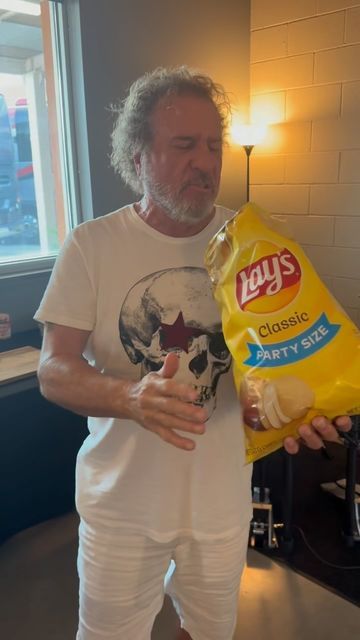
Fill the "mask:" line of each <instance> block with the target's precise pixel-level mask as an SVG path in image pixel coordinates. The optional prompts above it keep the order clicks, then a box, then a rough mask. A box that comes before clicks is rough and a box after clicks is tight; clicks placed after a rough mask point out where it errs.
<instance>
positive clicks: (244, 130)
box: [230, 116, 266, 202]
mask: <svg viewBox="0 0 360 640" xmlns="http://www.w3.org/2000/svg"><path fill="white" fill-rule="evenodd" d="M265 136H266V126H265V125H261V124H243V123H241V122H239V121H238V120H237V119H236V116H235V118H234V119H233V121H232V124H231V126H230V137H231V139H232V141H233V143H234V144H240V145H241V146H242V147H243V148H244V150H245V153H246V200H247V202H248V201H249V192H250V154H251V152H252V150H253V148H254V146H255V145H256V144H260V142H262V141H263V140H264V138H265Z"/></svg>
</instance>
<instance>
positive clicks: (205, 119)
mask: <svg viewBox="0 0 360 640" xmlns="http://www.w3.org/2000/svg"><path fill="white" fill-rule="evenodd" d="M151 120H152V124H153V125H155V127H156V128H158V127H160V128H168V127H176V128H177V127H179V126H180V127H183V126H185V127H186V126H191V125H194V124H205V123H206V124H210V125H211V126H212V127H214V128H216V129H217V128H218V129H219V130H221V121H220V116H219V113H218V111H217V109H216V107H215V105H214V104H213V102H212V101H211V100H209V99H207V98H203V97H200V96H196V95H187V94H186V95H169V96H165V97H163V98H160V100H159V102H158V103H157V105H156V106H155V108H154V110H153V113H152V115H151Z"/></svg>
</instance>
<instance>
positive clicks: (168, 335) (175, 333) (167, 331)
mask: <svg viewBox="0 0 360 640" xmlns="http://www.w3.org/2000/svg"><path fill="white" fill-rule="evenodd" d="M202 333H204V332H203V331H201V329H196V328H195V327H186V326H185V324H184V318H183V314H182V311H180V313H179V315H178V317H177V318H176V320H175V322H174V324H165V322H162V323H161V324H160V343H161V347H162V349H164V351H169V350H170V349H174V348H178V349H182V350H183V351H186V353H189V342H190V339H191V338H194V337H196V336H201V334H202Z"/></svg>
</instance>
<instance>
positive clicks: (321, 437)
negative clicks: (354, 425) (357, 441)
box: [283, 416, 351, 454]
mask: <svg viewBox="0 0 360 640" xmlns="http://www.w3.org/2000/svg"><path fill="white" fill-rule="evenodd" d="M350 429H351V419H350V418H349V416H338V417H337V418H335V419H334V420H333V422H331V421H330V420H329V419H328V418H326V417H325V416H315V417H314V418H313V419H312V421H311V424H302V425H300V427H299V428H298V434H299V436H300V438H301V441H302V442H303V443H304V444H305V445H306V446H307V447H309V449H314V450H316V449H321V448H323V447H324V441H326V442H339V431H345V432H346V431H349V430H350ZM283 444H284V448H285V450H286V451H287V452H288V453H291V454H293V453H298V451H299V448H300V447H299V443H298V442H297V441H296V440H295V438H291V437H288V438H285V440H284V443H283Z"/></svg>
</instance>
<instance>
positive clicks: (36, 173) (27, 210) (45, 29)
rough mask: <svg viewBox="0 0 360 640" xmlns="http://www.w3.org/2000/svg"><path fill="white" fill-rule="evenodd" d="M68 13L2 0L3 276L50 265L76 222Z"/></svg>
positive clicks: (0, 233)
mask: <svg viewBox="0 0 360 640" xmlns="http://www.w3.org/2000/svg"><path fill="white" fill-rule="evenodd" d="M7 7H9V8H7ZM27 9H29V12H27ZM33 14H35V15H33ZM61 15H62V14H61V5H60V4H55V3H52V2H46V1H44V2H41V0H31V2H30V1H25V0H23V1H22V2H21V3H18V2H17V1H16V0H11V2H7V0H0V36H1V37H0V274H1V275H3V274H4V273H7V272H10V273H11V271H12V270H15V271H16V267H17V271H20V270H21V268H22V267H24V265H26V268H27V269H29V267H30V269H31V265H32V266H33V268H35V267H36V266H37V267H38V266H39V262H40V263H41V261H42V262H43V264H45V263H46V258H47V259H48V258H49V257H50V256H54V255H56V254H57V252H58V250H59V248H60V246H61V244H62V242H63V240H64V237H65V235H66V232H67V231H68V230H69V228H70V227H71V226H72V224H73V223H74V211H70V208H71V198H69V195H68V194H67V190H68V188H69V185H68V177H69V171H68V167H66V166H64V165H65V164H66V163H67V158H66V154H65V153H64V150H63V148H62V144H61V141H62V140H63V139H64V126H65V125H64V104H60V100H59V96H63V95H65V94H66V95H67V92H66V91H64V90H63V89H62V88H61V87H60V86H57V85H56V80H57V79H59V78H60V81H63V82H66V78H64V73H63V66H62V64H61V60H60V58H61V51H60V52H59V48H63V44H64V43H63V42H61V41H60V43H59V33H60V40H61V29H60V31H59V20H60V22H61ZM60 27H61V25H60ZM57 40H58V41H57ZM62 62H63V61H62ZM65 66H66V65H65ZM65 137H66V136H65ZM71 166H73V162H72V161H71ZM71 220H72V222H71ZM47 262H49V260H47Z"/></svg>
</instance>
